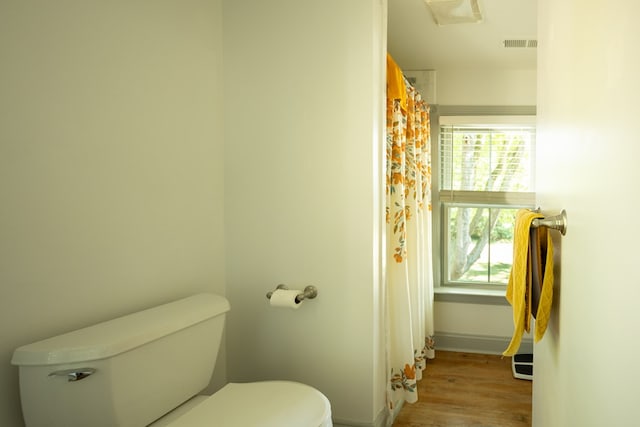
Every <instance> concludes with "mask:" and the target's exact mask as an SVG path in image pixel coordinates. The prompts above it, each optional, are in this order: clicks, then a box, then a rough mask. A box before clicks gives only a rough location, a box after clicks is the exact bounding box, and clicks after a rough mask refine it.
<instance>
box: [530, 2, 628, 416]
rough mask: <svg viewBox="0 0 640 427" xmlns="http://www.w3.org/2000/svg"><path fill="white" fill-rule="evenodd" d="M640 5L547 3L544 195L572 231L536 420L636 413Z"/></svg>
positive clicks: (541, 96)
mask: <svg viewBox="0 0 640 427" xmlns="http://www.w3.org/2000/svg"><path fill="white" fill-rule="evenodd" d="M638 14H640V3H638V2H635V1H619V2H615V7H611V5H610V4H609V3H598V2H589V3H585V2H583V1H577V0H573V1H564V2H556V1H551V0H543V1H540V2H539V16H538V23H539V44H538V46H540V47H539V52H538V53H539V59H538V61H539V75H538V154H539V159H540V160H539V161H538V166H539V173H538V183H539V185H538V194H539V201H540V205H541V206H542V208H543V209H547V210H550V211H554V212H557V211H558V210H560V209H561V208H565V209H566V210H567V214H568V230H567V235H566V236H565V237H563V238H562V239H559V240H560V241H559V242H558V243H559V244H560V245H561V255H559V256H558V261H557V263H558V264H559V265H558V272H557V273H558V274H559V277H560V280H559V283H557V284H556V287H555V293H556V299H555V304H554V307H553V313H552V318H551V322H550V324H549V330H548V331H547V334H546V335H545V337H544V339H543V340H542V341H541V342H540V343H539V344H538V345H536V347H535V367H534V377H535V380H534V382H533V425H534V426H540V427H543V426H544V427H564V426H569V425H571V426H574V425H575V426H586V427H589V426H603V425H611V426H630V425H636V424H637V423H638V407H637V406H638V405H637V401H638V399H637V396H638V392H637V385H638V383H639V382H640V372H639V371H638V369H637V357H638V352H637V349H638V343H637V339H636V338H637V336H638V332H637V330H638V325H639V324H640V311H639V310H638V305H637V301H638V299H639V297H640V282H639V280H638V275H637V274H636V269H637V265H638V252H637V242H638V240H640V228H639V227H638V215H637V212H638V209H639V208H640V197H639V193H638V189H637V185H638V182H640V168H638V159H639V158H640V144H639V141H638V132H637V121H638V99H639V98H640V80H638V75H640V58H639V57H638V55H634V54H631V52H637V44H638V42H640V28H639V27H638V24H637V16H638ZM604 35H606V36H604Z"/></svg>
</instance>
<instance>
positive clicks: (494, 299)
mask: <svg viewBox="0 0 640 427" xmlns="http://www.w3.org/2000/svg"><path fill="white" fill-rule="evenodd" d="M434 298H435V300H436V301H439V302H458V303H465V304H488V305H509V302H508V301H507V299H506V298H505V290H504V289H477V288H462V287H453V286H438V287H436V288H435V289H434Z"/></svg>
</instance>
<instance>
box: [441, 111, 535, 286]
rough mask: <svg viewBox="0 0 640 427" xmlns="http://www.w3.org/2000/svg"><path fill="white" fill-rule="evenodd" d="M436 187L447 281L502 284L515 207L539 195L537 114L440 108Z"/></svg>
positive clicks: (506, 275) (508, 266) (526, 204)
mask: <svg viewBox="0 0 640 427" xmlns="http://www.w3.org/2000/svg"><path fill="white" fill-rule="evenodd" d="M439 136H440V137H439V144H438V147H437V149H438V158H439V176H438V183H439V188H438V190H439V191H438V192H437V199H438V204H439V207H440V211H439V218H440V220H439V234H440V253H441V254H442V257H441V265H440V270H441V271H440V278H441V280H440V281H441V284H442V285H444V286H458V287H471V288H485V289H503V288H504V286H505V285H506V284H507V282H508V279H509V271H510V270H511V264H512V256H513V226H514V223H515V214H516V211H517V210H518V209H520V208H523V207H533V206H534V203H535V193H534V171H535V167H534V166H535V165H534V161H535V124H534V118H533V117H532V116H526V117H523V116H482V117H475V116H474V117H472V116H440V135H439Z"/></svg>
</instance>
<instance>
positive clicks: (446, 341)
mask: <svg viewBox="0 0 640 427" xmlns="http://www.w3.org/2000/svg"><path fill="white" fill-rule="evenodd" d="M435 342H436V345H435V348H436V351H438V350H445V351H462V352H466V353H482V354H502V352H503V351H504V350H505V349H506V348H507V347H509V343H510V342H511V337H498V336H492V335H466V334H455V333H450V332H438V331H436V333H435ZM518 352H519V353H533V340H532V339H530V338H523V339H522V342H521V344H520V350H519V351H518Z"/></svg>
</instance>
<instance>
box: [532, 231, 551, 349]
mask: <svg viewBox="0 0 640 427" xmlns="http://www.w3.org/2000/svg"><path fill="white" fill-rule="evenodd" d="M543 228H546V227H543ZM546 232H547V233H546V234H547V236H546V237H547V239H546V242H545V241H544V239H541V241H540V242H539V244H540V248H541V251H542V253H544V252H545V250H546V252H547V255H546V257H545V262H544V264H543V267H544V272H543V275H544V277H543V279H542V292H541V294H540V303H539V305H538V311H537V312H536V330H535V333H534V335H533V339H534V341H535V342H538V341H540V340H541V339H542V336H543V335H544V332H545V331H546V330H547V325H548V324H549V316H550V315H551V304H552V303H553V242H552V241H551V231H550V230H549V229H548V228H546Z"/></svg>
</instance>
